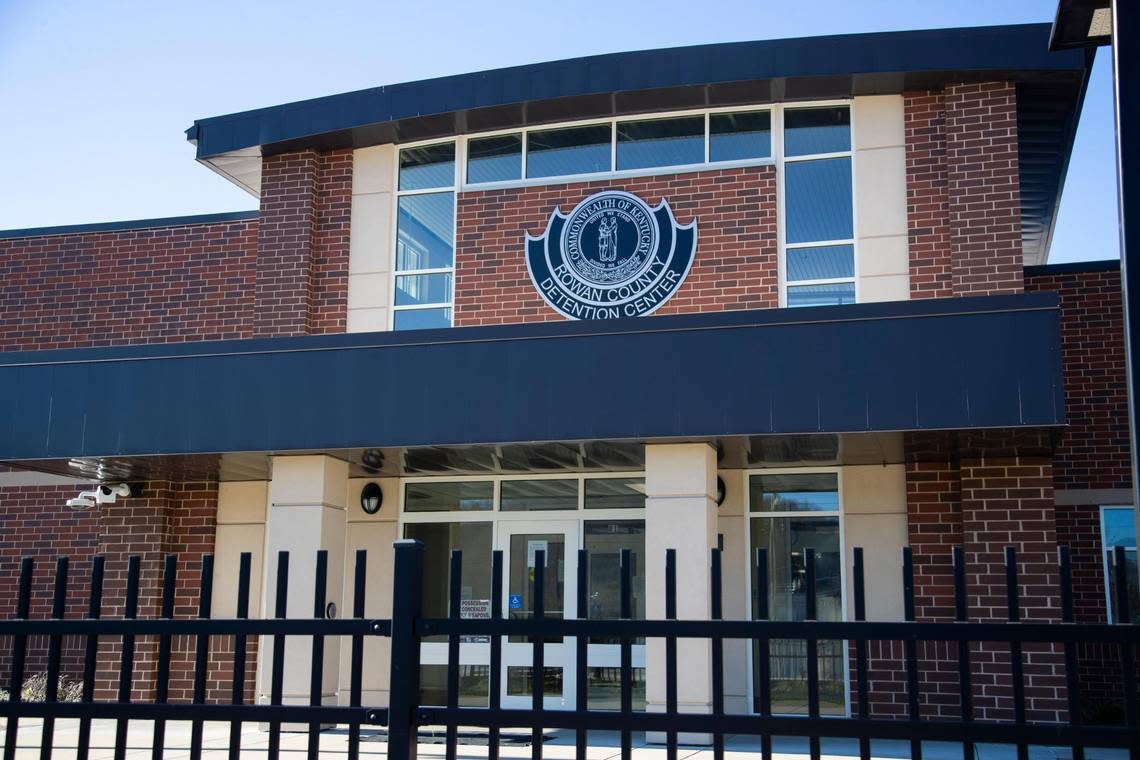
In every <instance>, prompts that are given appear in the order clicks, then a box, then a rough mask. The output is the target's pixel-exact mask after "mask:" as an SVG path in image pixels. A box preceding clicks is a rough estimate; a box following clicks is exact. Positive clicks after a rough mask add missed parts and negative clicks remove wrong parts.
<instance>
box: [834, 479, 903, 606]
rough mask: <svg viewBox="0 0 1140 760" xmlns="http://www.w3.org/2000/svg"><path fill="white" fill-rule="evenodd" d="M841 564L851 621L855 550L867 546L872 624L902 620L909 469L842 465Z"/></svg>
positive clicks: (865, 558) (866, 571)
mask: <svg viewBox="0 0 1140 760" xmlns="http://www.w3.org/2000/svg"><path fill="white" fill-rule="evenodd" d="M842 478H843V480H842V483H843V492H842V494H841V495H840V496H841V499H842V502H843V542H844V544H845V545H844V547H843V565H844V569H845V571H846V577H847V619H848V620H854V619H855V587H854V582H855V581H854V576H853V574H852V573H851V572H850V569H851V557H852V553H851V550H852V549H853V548H854V547H856V546H862V547H863V578H864V582H865V588H867V589H868V593H867V594H866V601H867V619H868V620H902V619H903V606H902V548H903V547H904V546H906V545H907V542H908V539H907V522H906V521H907V516H906V466H905V465H901V464H890V465H866V466H858V467H844V468H843V475H842Z"/></svg>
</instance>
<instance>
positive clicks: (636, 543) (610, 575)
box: [584, 520, 645, 644]
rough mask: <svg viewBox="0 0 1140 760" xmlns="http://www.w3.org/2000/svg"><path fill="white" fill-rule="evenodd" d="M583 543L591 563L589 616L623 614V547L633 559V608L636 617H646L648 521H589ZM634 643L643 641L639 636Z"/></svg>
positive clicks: (599, 617)
mask: <svg viewBox="0 0 1140 760" xmlns="http://www.w3.org/2000/svg"><path fill="white" fill-rule="evenodd" d="M585 529H586V536H585V541H584V546H585V549H586V551H587V552H588V556H589V560H590V566H589V568H588V570H589V572H588V573H587V576H588V579H589V586H588V588H587V593H586V600H587V605H588V606H587V608H586V615H587V618H589V619H591V620H606V619H616V618H620V617H621V550H622V549H629V550H630V553H631V559H632V570H633V574H632V581H633V583H632V586H631V588H630V608H631V609H630V611H631V613H632V618H633V619H634V620H644V619H645V568H644V567H643V565H644V564H645V563H644V562H643V561H642V557H644V556H645V521H644V520H587V521H586V525H585ZM590 643H591V644H620V643H621V640H620V639H619V638H617V637H612V638H604V637H595V638H591V639H590ZM634 643H635V644H644V643H645V639H643V638H638V639H636V640H635V641H634Z"/></svg>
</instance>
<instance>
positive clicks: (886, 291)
mask: <svg viewBox="0 0 1140 760" xmlns="http://www.w3.org/2000/svg"><path fill="white" fill-rule="evenodd" d="M909 299H910V278H909V277H908V276H907V275H905V274H891V275H884V276H882V277H860V278H859V302H860V303H878V302H881V301H906V300H909Z"/></svg>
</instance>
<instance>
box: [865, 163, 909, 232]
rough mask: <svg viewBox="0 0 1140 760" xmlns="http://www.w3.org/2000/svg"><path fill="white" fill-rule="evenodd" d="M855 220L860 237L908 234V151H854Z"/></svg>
mask: <svg viewBox="0 0 1140 760" xmlns="http://www.w3.org/2000/svg"><path fill="white" fill-rule="evenodd" d="M855 223H856V226H855V228H856V230H858V236H859V237H860V238H865V237H881V236H884V235H906V234H907V226H906V151H905V149H904V148H902V147H898V148H876V149H874V150H861V151H856V152H855Z"/></svg>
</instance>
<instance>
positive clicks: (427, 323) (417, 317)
mask: <svg viewBox="0 0 1140 760" xmlns="http://www.w3.org/2000/svg"><path fill="white" fill-rule="evenodd" d="M392 317H393V322H392V329H394V330H431V329H434V328H439V327H451V309H450V308H447V309H409V310H404V311H397V312H395V313H394V314H393V315H392Z"/></svg>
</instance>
